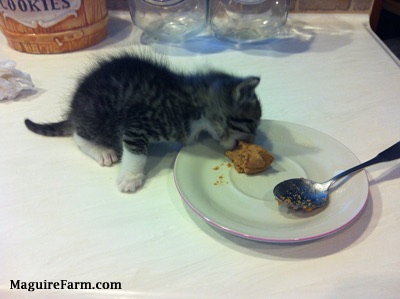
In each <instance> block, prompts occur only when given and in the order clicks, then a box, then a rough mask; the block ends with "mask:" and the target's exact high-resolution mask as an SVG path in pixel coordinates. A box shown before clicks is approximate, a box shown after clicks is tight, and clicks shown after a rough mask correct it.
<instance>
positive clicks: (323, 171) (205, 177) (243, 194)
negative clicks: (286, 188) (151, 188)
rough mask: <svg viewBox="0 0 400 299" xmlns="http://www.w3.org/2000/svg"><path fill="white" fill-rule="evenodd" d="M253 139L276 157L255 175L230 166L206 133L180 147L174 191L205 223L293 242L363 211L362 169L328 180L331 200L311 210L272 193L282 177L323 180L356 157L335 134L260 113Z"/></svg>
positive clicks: (239, 233) (325, 232)
mask: <svg viewBox="0 0 400 299" xmlns="http://www.w3.org/2000/svg"><path fill="white" fill-rule="evenodd" d="M255 143H257V144H259V145H261V146H263V147H264V148H266V149H267V150H269V151H270V152H272V154H273V155H274V156H275V161H274V162H273V163H272V165H271V167H270V168H269V169H267V170H266V171H264V172H263V173H260V174H255V175H246V174H239V173H237V172H236V170H235V169H234V167H229V166H230V165H229V161H230V160H229V159H228V158H227V157H225V156H224V149H223V148H221V147H220V146H219V145H218V144H217V143H216V142H215V141H213V140H210V139H207V140H204V141H202V142H199V143H197V144H195V145H192V146H186V147H184V148H183V149H182V150H181V151H180V152H179V154H178V156H177V158H176V161H175V167H174V177H175V183H176V186H177V188H178V191H179V193H180V194H181V196H182V198H183V200H184V201H185V202H186V204H187V205H188V206H189V207H190V208H191V209H192V210H193V211H194V212H196V214H198V215H199V216H200V217H202V218H203V219H204V220H205V221H207V222H208V223H209V224H211V225H213V226H215V227H217V228H219V229H221V230H223V231H226V232H228V233H231V234H234V235H237V236H240V237H244V238H248V239H253V240H258V241H265V242H276V243H290V242H300V241H307V240H313V239H317V238H321V237H324V236H326V235H328V234H331V233H334V232H336V231H338V230H340V229H342V228H344V227H345V226H346V225H348V224H349V223H351V222H352V221H353V220H354V219H355V218H356V217H357V216H358V215H360V213H361V212H362V211H363V208H364V207H365V205H366V202H367V197H368V179H367V176H366V174H365V172H364V171H362V172H359V173H358V174H356V175H354V176H352V177H351V179H347V180H346V181H343V182H342V183H337V185H340V188H335V187H332V188H335V189H334V190H332V191H331V193H330V203H329V204H328V206H327V207H326V208H324V209H317V210H315V211H313V212H311V213H307V212H295V211H293V210H289V209H288V208H286V207H285V206H283V205H282V206H279V205H278V203H277V201H276V200H275V198H274V195H273V193H272V190H273V188H274V187H275V185H276V184H278V183H279V182H281V181H283V180H286V179H289V178H296V177H305V178H309V179H312V180H317V181H324V180H327V179H329V178H331V177H332V176H334V175H335V174H337V173H338V172H340V171H343V170H346V169H347V168H350V167H352V166H354V165H356V164H359V160H358V159H357V157H356V156H355V155H354V154H353V153H352V152H351V151H350V150H349V149H348V148H347V147H345V146H344V145H343V144H341V143H340V142H338V141H337V140H335V139H333V138H332V137H330V136H327V135H325V134H323V133H321V132H319V131H317V130H314V129H311V128H308V127H304V126H300V125H297V124H292V123H288V122H282V121H272V120H262V121H261V124H260V126H259V129H258V132H257V138H256V141H255ZM334 186H335V185H334Z"/></svg>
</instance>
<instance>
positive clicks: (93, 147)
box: [74, 133, 118, 166]
mask: <svg viewBox="0 0 400 299" xmlns="http://www.w3.org/2000/svg"><path fill="white" fill-rule="evenodd" d="M74 139H75V142H76V144H77V145H78V147H79V148H80V150H81V151H82V152H83V153H85V154H86V155H88V156H89V157H91V158H93V159H94V160H96V161H97V162H98V163H99V164H100V165H101V166H111V165H112V164H114V163H116V162H118V156H117V153H116V152H115V151H114V150H113V149H110V148H106V147H104V146H101V145H98V144H95V143H93V142H91V141H89V140H87V139H85V138H83V137H81V136H79V135H78V134H77V133H74Z"/></svg>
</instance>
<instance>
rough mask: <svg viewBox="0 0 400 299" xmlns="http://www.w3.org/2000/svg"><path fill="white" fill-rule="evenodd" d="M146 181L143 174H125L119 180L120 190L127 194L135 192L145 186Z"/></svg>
mask: <svg viewBox="0 0 400 299" xmlns="http://www.w3.org/2000/svg"><path fill="white" fill-rule="evenodd" d="M144 180H145V176H144V174H143V173H131V172H129V173H125V174H123V175H120V177H119V178H118V182H117V183H118V189H119V190H120V191H121V192H126V193H131V192H135V191H136V190H137V189H139V188H140V187H141V186H143V184H144Z"/></svg>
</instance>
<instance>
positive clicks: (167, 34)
mask: <svg viewBox="0 0 400 299" xmlns="http://www.w3.org/2000/svg"><path fill="white" fill-rule="evenodd" d="M129 10H130V13H131V17H132V21H133V23H134V24H135V25H136V26H138V27H139V28H141V29H143V31H144V32H145V33H146V34H147V35H149V36H150V37H153V38H155V39H157V40H160V41H162V42H172V43H179V42H181V41H184V40H186V39H188V38H190V37H193V36H195V35H197V34H199V33H200V32H201V31H202V30H203V29H204V28H205V27H206V25H207V0H129Z"/></svg>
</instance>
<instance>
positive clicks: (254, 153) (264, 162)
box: [225, 141, 274, 174]
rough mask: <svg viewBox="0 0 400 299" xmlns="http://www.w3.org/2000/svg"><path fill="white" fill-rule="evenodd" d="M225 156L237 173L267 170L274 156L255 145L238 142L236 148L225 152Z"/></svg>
mask: <svg viewBox="0 0 400 299" xmlns="http://www.w3.org/2000/svg"><path fill="white" fill-rule="evenodd" d="M225 156H227V157H228V158H230V159H231V160H232V162H233V164H234V166H235V169H236V171H237V172H239V173H247V174H252V173H259V172H262V171H264V170H265V169H267V168H268V167H269V166H270V165H271V163H272V161H274V156H273V155H272V154H271V153H270V152H268V151H267V150H266V149H264V148H262V147H261V146H259V145H257V144H250V143H246V142H244V141H239V145H238V147H236V148H235V149H233V150H230V151H226V152H225Z"/></svg>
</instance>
